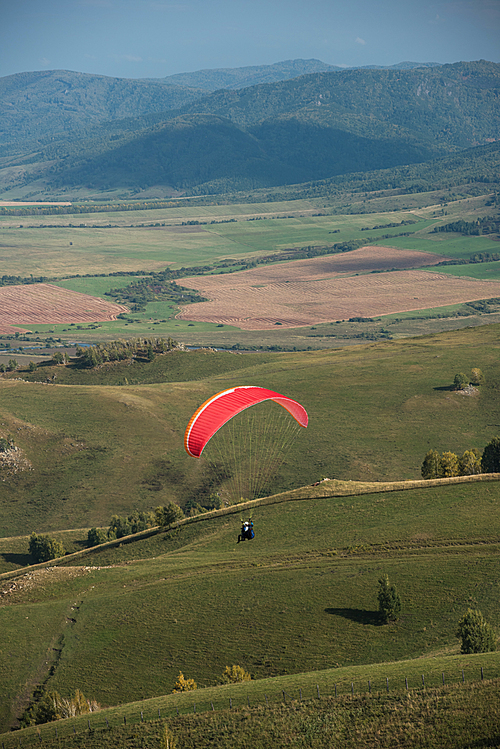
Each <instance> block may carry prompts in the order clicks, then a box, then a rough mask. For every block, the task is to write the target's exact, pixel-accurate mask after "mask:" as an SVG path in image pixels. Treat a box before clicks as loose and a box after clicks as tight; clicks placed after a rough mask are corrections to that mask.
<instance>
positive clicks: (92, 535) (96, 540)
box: [87, 528, 108, 546]
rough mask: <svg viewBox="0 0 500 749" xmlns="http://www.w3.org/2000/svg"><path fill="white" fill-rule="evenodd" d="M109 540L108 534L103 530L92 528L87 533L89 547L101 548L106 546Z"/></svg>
mask: <svg viewBox="0 0 500 749" xmlns="http://www.w3.org/2000/svg"><path fill="white" fill-rule="evenodd" d="M107 540H108V534H107V533H106V531H105V530H104V529H103V528H91V529H90V530H89V532H88V533H87V544H88V545H89V546H99V544H105V543H106V541H107Z"/></svg>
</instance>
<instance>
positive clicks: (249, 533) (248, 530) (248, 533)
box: [238, 520, 255, 543]
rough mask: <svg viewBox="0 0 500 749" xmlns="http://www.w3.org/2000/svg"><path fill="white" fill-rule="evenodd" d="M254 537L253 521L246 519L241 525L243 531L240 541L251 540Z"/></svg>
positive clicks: (239, 537)
mask: <svg viewBox="0 0 500 749" xmlns="http://www.w3.org/2000/svg"><path fill="white" fill-rule="evenodd" d="M252 538H255V533H254V529H253V523H252V521H251V520H245V521H244V522H243V524H242V526H241V533H240V535H239V536H238V543H239V542H240V541H245V540H247V541H251V540H252Z"/></svg>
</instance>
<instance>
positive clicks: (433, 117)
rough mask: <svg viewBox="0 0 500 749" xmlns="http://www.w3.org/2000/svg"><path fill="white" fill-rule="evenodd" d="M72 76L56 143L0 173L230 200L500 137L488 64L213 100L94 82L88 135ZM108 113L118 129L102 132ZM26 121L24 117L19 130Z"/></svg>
mask: <svg viewBox="0 0 500 749" xmlns="http://www.w3.org/2000/svg"><path fill="white" fill-rule="evenodd" d="M30 75H31V74H30ZM40 75H43V74H40ZM69 75H70V76H77V78H75V80H76V82H77V83H78V81H80V80H81V79H80V78H78V76H79V75H80V74H69ZM65 76H66V74H64V75H62V74H61V75H60V76H59V78H57V76H56V74H55V73H54V74H52V76H51V77H50V76H49V79H48V80H49V81H50V82H51V85H55V84H56V83H57V86H58V87H59V88H58V89H57V91H58V93H52V94H51V96H49V94H48V93H47V96H46V98H48V104H47V107H49V109H50V106H49V105H50V101H55V102H56V104H57V107H56V112H57V116H56V114H53V115H52V114H51V115H50V117H52V116H53V117H54V118H55V119H54V122H53V126H52V127H53V130H52V132H53V133H54V135H53V136H51V138H52V139H53V142H52V144H51V145H47V143H45V145H44V146H43V147H42V148H41V149H40V145H38V146H36V144H35V145H34V144H33V143H31V144H30V145H29V148H28V147H26V148H25V149H24V152H23V151H22V149H21V150H19V145H18V144H17V145H15V148H14V149H13V148H12V146H6V147H5V149H4V161H3V164H0V166H7V165H8V167H9V168H12V167H13V166H14V167H15V166H19V165H21V164H23V163H25V164H30V166H29V168H27V169H26V170H25V172H24V175H23V176H22V178H19V179H21V180H24V184H29V183H30V181H33V180H40V179H41V180H44V181H45V184H46V186H47V188H48V189H57V190H61V189H65V188H68V187H69V188H71V189H72V188H79V187H81V186H83V185H84V186H86V187H90V188H91V189H98V190H101V189H109V188H112V189H113V188H116V187H119V188H133V189H141V188H145V187H149V186H155V185H162V186H168V187H169V188H172V189H174V190H178V191H185V190H190V191H191V192H193V191H194V192H198V193H211V192H225V191H226V192H227V191H228V190H234V189H256V188H259V187H270V186H277V185H285V184H296V183H301V182H309V181H313V180H323V179H328V178H330V177H334V176H336V175H342V174H349V173H352V172H367V171H373V170H380V169H388V168H392V167H397V166H399V165H408V164H415V163H421V162H425V161H428V160H430V159H433V158H437V157H439V156H443V155H445V154H447V153H453V152H457V151H460V150H463V149H467V148H471V147H477V146H482V145H485V144H488V143H493V142H495V141H497V140H498V139H499V138H500V107H499V106H498V105H499V91H500V65H498V64H496V63H490V62H486V61H479V62H473V63H456V64H453V65H442V66H437V67H427V68H411V69H402V70H400V69H398V70H374V69H368V70H366V69H363V70H361V69H358V70H346V71H340V72H339V71H336V72H323V73H314V74H309V75H302V76H300V77H298V78H294V79H292V80H285V81H279V82H275V83H269V84H261V85H257V86H251V87H248V88H244V89H240V90H233V91H231V90H219V91H216V92H215V93H212V94H208V95H206V96H201V94H200V91H199V90H196V89H187V88H180V87H179V88H178V87H172V86H169V85H167V84H165V83H157V82H152V83H151V84H148V83H147V82H145V81H128V82H118V81H117V80H115V79H105V78H103V77H91V78H92V79H94V78H97V79H98V80H97V81H94V82H93V84H92V85H93V86H94V87H95V86H97V83H99V86H101V89H100V91H101V93H102V96H101V99H100V100H99V101H100V102H101V103H100V104H98V103H97V101H96V99H95V97H94V99H93V100H92V101H93V103H92V106H90V107H89V112H90V114H89V115H88V119H87V123H88V124H87V125H85V127H86V128H87V129H86V130H85V131H83V130H81V129H80V130H78V127H83V125H82V111H81V109H78V107H76V109H78V111H77V112H76V113H75V111H76V110H75V107H73V108H72V106H70V104H67V105H66V104H64V105H63V104H62V102H63V101H65V97H66V96H72V97H73V99H72V100H73V101H74V100H78V102H80V104H81V102H84V101H85V100H86V99H87V98H89V97H90V93H89V90H88V89H85V90H84V89H78V86H77V85H76V84H75V87H74V90H73V89H70V88H65V89H64V91H63V90H62V89H63V87H64V86H68V85H69V84H68V80H69V79H67V77H65ZM11 78H12V77H11ZM71 80H73V79H71ZM41 81H45V83H46V85H47V86H48V82H47V80H46V79H41ZM70 82H71V81H70ZM4 85H5V79H4ZM44 85H45V84H44ZM149 85H151V86H152V88H151V89H150V88H149ZM127 86H128V87H129V88H127ZM72 91H73V93H71V92H72ZM26 96H28V94H26ZM106 97H107V98H108V100H109V102H108V104H107V110H106V109H104V108H103V104H102V102H103V101H104V99H105V98H106ZM187 100H190V101H189V103H186V102H187ZM27 101H29V100H27ZM68 101H69V100H68ZM80 104H79V106H80ZM181 105H182V106H181ZM75 106H76V105H75ZM167 106H168V107H170V109H169V110H168V111H167ZM176 106H177V107H180V108H177V109H174V108H173V107H176ZM162 107H163V111H161V108H162ZM134 108H135V113H136V114H137V113H141V108H142V115H141V117H139V119H134V118H133V117H131V116H130V115H131V110H132V109H134ZM19 111H20V110H19ZM51 111H52V110H51ZM37 112H38V110H37ZM106 112H107V116H108V121H107V122H103V123H102V124H98V123H97V120H98V119H99V117H101V118H104V117H105V116H106ZM37 117H38V119H40V117H39V112H38V114H37ZM50 117H49V115H48V119H49V120H50ZM120 117H127V119H119V118H120ZM42 119H43V118H42ZM14 122H15V116H14V115H13V114H12V116H11V120H10V123H11V125H10V127H9V129H12V127H13V123H14ZM32 122H33V117H32V116H31V115H30V112H29V109H28V110H25V112H24V115H23V125H22V127H21V129H20V132H21V133H24V136H23V137H27V135H28V134H29V133H31V134H32V135H33V136H34V135H35V134H36V133H37V132H38V131H37V127H38V126H36V125H34V124H30V123H32ZM75 123H76V124H75ZM57 128H60V129H63V130H65V133H61V132H59V135H57ZM75 128H76V130H75ZM83 135H85V137H83ZM77 136H78V137H77ZM16 149H17V152H16V153H15V151H16ZM35 165H36V166H35ZM0 179H1V177H0Z"/></svg>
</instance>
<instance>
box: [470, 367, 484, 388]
mask: <svg viewBox="0 0 500 749" xmlns="http://www.w3.org/2000/svg"><path fill="white" fill-rule="evenodd" d="M470 381H471V383H472V385H484V383H485V379H484V375H483V373H482V372H481V370H480V369H478V367H474V369H473V370H472V373H471V378H470Z"/></svg>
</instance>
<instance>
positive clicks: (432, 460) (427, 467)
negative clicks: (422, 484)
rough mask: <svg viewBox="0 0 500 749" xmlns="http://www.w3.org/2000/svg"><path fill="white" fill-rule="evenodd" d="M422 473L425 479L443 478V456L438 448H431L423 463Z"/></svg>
mask: <svg viewBox="0 0 500 749" xmlns="http://www.w3.org/2000/svg"><path fill="white" fill-rule="evenodd" d="M421 473H422V478H423V479H438V478H441V476H442V473H441V456H440V455H439V453H438V451H437V450H429V452H428V453H427V455H426V456H425V458H424V462H423V463H422V470H421Z"/></svg>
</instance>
